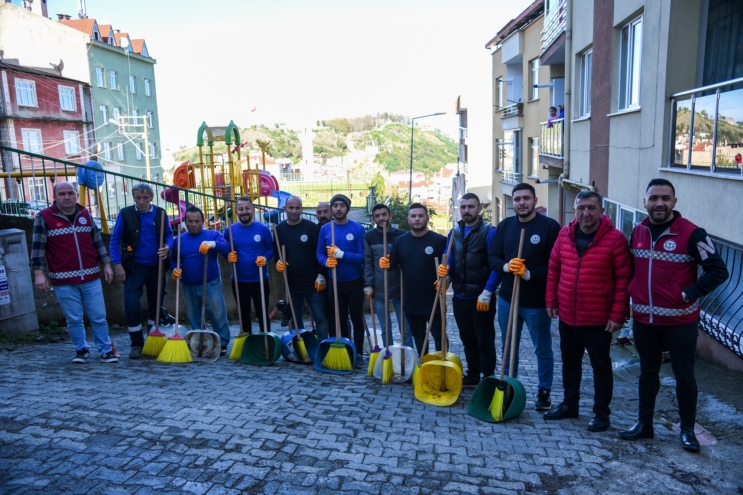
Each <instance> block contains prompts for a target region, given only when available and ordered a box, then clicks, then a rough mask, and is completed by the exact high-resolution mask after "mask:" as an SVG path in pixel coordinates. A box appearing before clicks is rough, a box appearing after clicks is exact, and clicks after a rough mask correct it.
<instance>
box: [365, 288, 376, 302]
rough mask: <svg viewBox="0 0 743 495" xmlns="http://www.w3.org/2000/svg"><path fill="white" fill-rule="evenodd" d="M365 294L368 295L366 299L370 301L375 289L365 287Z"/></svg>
mask: <svg viewBox="0 0 743 495" xmlns="http://www.w3.org/2000/svg"><path fill="white" fill-rule="evenodd" d="M364 294H366V298H367V299H369V298H370V297H371V296H373V295H374V288H373V287H364Z"/></svg>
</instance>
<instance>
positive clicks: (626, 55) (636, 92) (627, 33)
mask: <svg viewBox="0 0 743 495" xmlns="http://www.w3.org/2000/svg"><path fill="white" fill-rule="evenodd" d="M620 43H621V46H620V49H619V105H618V106H619V110H623V109H625V108H632V107H637V106H639V105H640V67H641V63H642V17H638V18H637V19H635V20H634V21H632V22H630V23H629V24H627V25H626V26H624V27H623V28H622V33H621V38H620Z"/></svg>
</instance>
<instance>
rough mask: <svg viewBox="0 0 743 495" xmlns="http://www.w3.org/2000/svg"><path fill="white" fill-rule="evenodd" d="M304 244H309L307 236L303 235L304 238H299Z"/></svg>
mask: <svg viewBox="0 0 743 495" xmlns="http://www.w3.org/2000/svg"><path fill="white" fill-rule="evenodd" d="M299 240H301V241H302V242H307V234H302V237H300V238H299Z"/></svg>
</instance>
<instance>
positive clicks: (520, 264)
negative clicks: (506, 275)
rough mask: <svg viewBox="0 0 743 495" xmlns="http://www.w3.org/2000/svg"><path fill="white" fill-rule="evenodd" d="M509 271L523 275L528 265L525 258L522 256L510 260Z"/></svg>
mask: <svg viewBox="0 0 743 495" xmlns="http://www.w3.org/2000/svg"><path fill="white" fill-rule="evenodd" d="M508 271H509V272H511V273H513V274H514V275H520V276H522V277H523V276H524V274H525V273H526V265H525V264H524V260H523V259H521V258H514V259H512V260H511V261H509V262H508Z"/></svg>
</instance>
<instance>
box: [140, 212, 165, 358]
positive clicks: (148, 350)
mask: <svg viewBox="0 0 743 495" xmlns="http://www.w3.org/2000/svg"><path fill="white" fill-rule="evenodd" d="M165 219H166V217H165V210H163V212H162V214H161V216H160V249H162V248H163V247H164V246H165ZM157 263H158V267H157V310H156V312H155V331H154V332H152V333H149V334H148V335H147V340H146V341H145V343H144V347H142V355H143V356H145V357H157V356H159V355H160V352H162V350H163V347H165V342H166V339H165V334H164V333H162V332H161V331H160V303H161V302H162V292H163V260H161V259H159V258H158V260H157ZM147 290H150V289H149V287H148V288H147Z"/></svg>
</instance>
